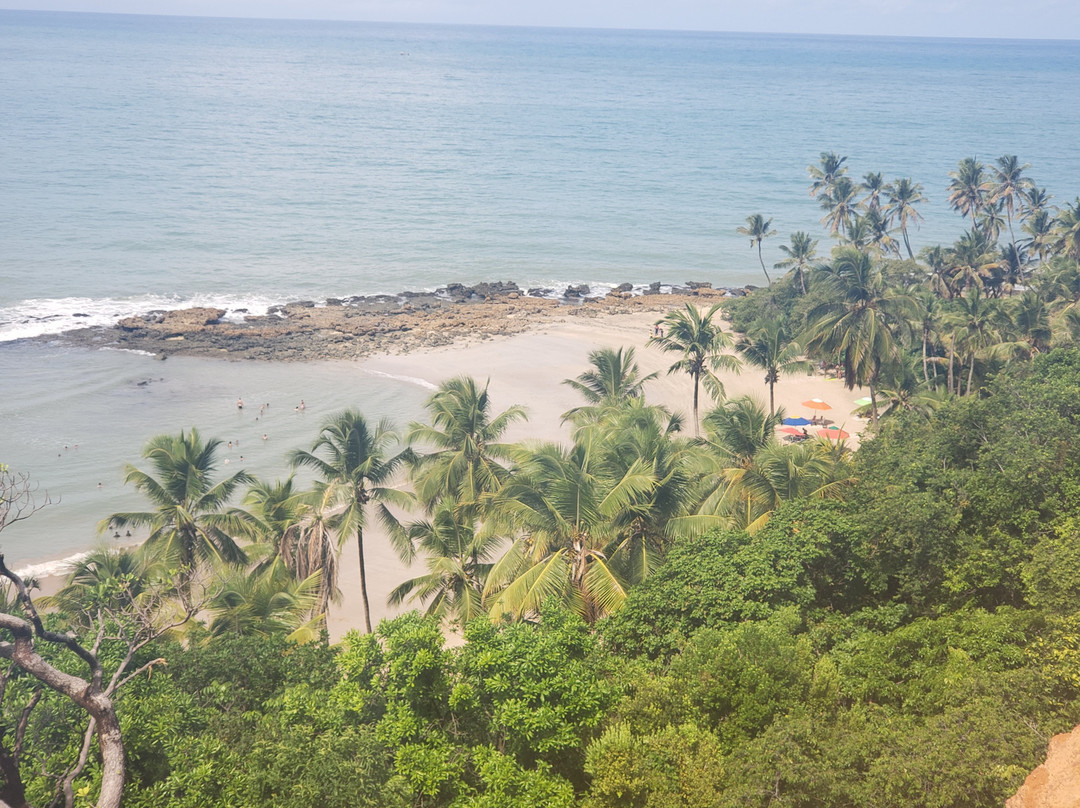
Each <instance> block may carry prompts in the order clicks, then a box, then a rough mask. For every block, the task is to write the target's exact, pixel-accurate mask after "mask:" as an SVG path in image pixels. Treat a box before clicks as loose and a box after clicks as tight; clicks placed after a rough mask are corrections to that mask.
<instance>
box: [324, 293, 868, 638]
mask: <svg viewBox="0 0 1080 808" xmlns="http://www.w3.org/2000/svg"><path fill="white" fill-rule="evenodd" d="M673 305H674V303H673ZM661 314H662V313H661ZM661 314H658V313H657V312H655V311H647V312H646V311H641V312H633V313H619V314H597V315H596V316H589V317H583V316H580V314H577V315H567V316H563V317H549V318H546V319H545V320H544V321H543V322H542V323H541V324H540V325H539V326H538V327H537V328H536V329H535V330H531V331H527V332H525V333H519V334H515V335H512V336H505V337H497V338H492V339H487V340H483V341H474V342H471V343H469V342H459V343H457V344H454V345H452V346H446V347H440V348H435V349H429V350H420V351H414V352H411V353H408V354H402V355H385V354H384V355H377V356H372V357H370V358H368V359H364V360H362V361H361V364H362V366H363V367H364V368H366V369H368V370H369V371H374V372H377V373H386V374H392V375H395V376H407V377H410V378H413V379H417V380H422V381H424V382H426V383H428V384H432V385H435V384H438V383H439V382H441V381H443V380H444V379H447V378H451V377H453V376H456V375H460V374H467V375H471V376H473V377H475V378H477V379H478V380H483V379H489V380H490V388H489V389H490V392H491V397H492V402H493V407H494V409H495V411H496V412H498V411H502V410H503V409H505V408H507V407H509V406H511V405H513V404H521V405H523V406H525V407H526V408H527V410H528V415H529V420H528V421H527V422H525V423H519V424H515V425H514V426H513V427H512V429H511V431H509V432H508V434H507V440H511V441H519V440H569V432H568V430H567V429H566V428H565V426H564V425H563V424H562V423H561V421H560V415H561V414H562V413H564V412H566V411H567V410H569V409H570V408H572V407H575V406H578V405H579V404H581V401H580V399H579V397H578V395H577V394H576V393H575V392H574V391H573V389H572V388H570V387H569V386H568V385H564V384H562V381H563V379H567V378H573V377H575V376H577V375H578V374H579V373H581V372H583V371H584V370H586V369H587V368H588V355H589V352H590V351H593V350H596V349H598V348H605V347H611V348H619V347H626V346H632V347H634V349H635V351H636V354H637V357H636V358H637V361H638V364H639V366H640V367H641V369H642V371H643V372H644V373H651V372H653V371H659V372H660V377H659V378H657V379H656V380H654V381H652V382H650V383H648V385H647V386H646V397H647V398H648V400H649V401H651V402H654V403H658V404H663V405H665V406H667V407H669V408H670V409H672V410H673V411H677V412H682V413H684V414H686V415H687V416H688V417H689V412H690V402H691V396H692V388H691V383H690V379H689V378H688V377H687V376H685V375H683V374H677V375H671V376H669V375H667V374H666V371H667V368H668V367H669V366H670V365H671V363H672V362H673V361H674V357H673V356H672V355H671V354H664V353H662V352H660V351H659V350H657V349H655V348H646V347H645V343H646V342H647V340H648V338H649V336H650V334H651V330H652V324H653V323H654V322H655V321H656V320H657V319H658V317H659V316H661ZM723 379H724V386H725V389H726V392H727V395H728V396H729V397H737V396H742V395H751V396H754V397H756V398H757V399H758V400H759V401H760V402H761V403H762V404H764V405H766V406H767V404H768V388H767V387H766V385H765V384H764V380H763V374H762V372H761V371H758V370H755V369H749V368H747V369H744V370H743V372H742V373H741V374H739V375H735V374H731V373H728V374H724V375H723ZM863 395H865V391H862V390H860V389H859V388H856V389H855V390H848V389H847V388H846V387H845V386H844V384H843V382H841V381H837V380H836V379H832V378H825V377H824V376H822V375H821V374H820V373H815V374H813V375H810V376H807V375H804V374H799V375H796V376H792V377H782V378H781V380H780V382H779V383H778V384H777V385H776V404H777V407H783V408H784V409H785V411H786V412H787V413H788V414H791V415H807V416H809V415H812V414H814V413H813V412H811V411H809V410H807V409H806V408H805V407H802V406H801V402H803V401H806V400H809V399H811V398H820V399H822V400H824V401H826V402H828V403H829V404H831V405H832V410H829V411H827V412H825V416H826V417H827V418H829V419H830V420H832V421H834V422H835V423H836V424H838V425H840V426H843V427H844V428H845V429H846V430H847V431H848V432H850V433H851V434H852V438H851V440H849V442H848V443H849V445H853V446H857V445H858V432H859V431H860V430H861V429H862V428H863V426H864V425H865V423H866V422H865V421H864V420H862V419H859V418H857V417H855V416H854V415H852V414H851V411H852V410H853V409H855V403H854V402H855V400H856V399H858V398H861V397H862V396H863ZM701 406H702V411H703V412H704V411H705V410H706V409H707V406H709V405H708V404H707V403H706V400H705V399H704V398H703V399H702V403H701ZM365 552H366V558H367V566H368V586H369V597H370V601H371V605H372V610H373V618H374V619H380V618H382V617H386V616H388V615H390V614H391V611H390V610H389V609H388V608H387V606H386V597H387V595H388V594H389V592H390V590H391V589H393V588H394V587H395V586H397V584H399V583H400V582H401V581H402V580H405V579H407V578H408V577H410V576H411V575H416V574H419V572H418V571H419V569H420V567H419V564H420V563H421V562H419V561H418V562H417V565H418V566H417V570H418V571H417V572H410V571H409V569H408V568H406V567H405V566H404V565H403V564H401V562H400V561H399V560H398V559H397V557H396V556H394V554H393V552H391V551H390V550H389V547H388V545H387V543H386V539H385V537H384V536H381V535H379V533H378V531H377V529H376V528H374V527H372V528H371V529H369V530H368V532H367V534H366V536H365ZM341 589H342V594H343V597H342V601H341V603H340V604H339V605H337V606H335V607H333V608H332V611H331V614H330V617H329V621H328V623H329V628H330V636H331V640H337V639H339V638H340V637H342V636H343V635H344V634H345V632H347V631H348V630H349V629H350V628H354V627H357V626H359V625H361V624H362V619H363V618H362V608H363V607H362V604H361V601H360V596H359V566H358V563H357V553H356V545H355V542H350V543H348V544H346V545H345V548H344V549H343V551H342V563H341Z"/></svg>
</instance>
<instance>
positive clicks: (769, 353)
mask: <svg viewBox="0 0 1080 808" xmlns="http://www.w3.org/2000/svg"><path fill="white" fill-rule="evenodd" d="M735 350H736V351H738V352H739V356H741V357H742V360H743V361H744V362H746V363H747V364H750V365H753V366H754V367H756V368H760V369H761V370H764V371H765V384H767V385H769V414H770V415H771V414H772V413H774V412H776V402H775V397H774V387H775V386H776V383H777V382H778V381H779V380H780V374H781V373H792V372H794V371H796V370H803V371H806V372H807V373H809V372H810V370H811V365H810V363H809V362H807V361H806V360H805V359H803V358H802V346H801V345H799V343H798V342H796V341H795V340H793V339H790V338H789V337H788V335H787V333H786V332H785V331H784V327H783V324H782V323H781V321H779V320H770V321H769V322H768V323H766V324H765V325H764V326H763V327H762V328H761V329H760V330H759V331H758V332H757V333H756V334H754V335H753V336H749V335H747V336H743V337H742V338H741V339H740V340H739V341H738V342H737V343H736V344H735Z"/></svg>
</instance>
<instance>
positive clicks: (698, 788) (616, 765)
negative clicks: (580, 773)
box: [582, 724, 724, 808]
mask: <svg viewBox="0 0 1080 808" xmlns="http://www.w3.org/2000/svg"><path fill="white" fill-rule="evenodd" d="M586 770H587V771H588V773H589V775H590V776H591V777H592V785H591V787H590V789H589V794H588V796H587V797H586V798H585V800H584V802H583V803H582V805H583V806H584V808H716V807H717V806H719V805H721V795H722V794H723V785H724V784H723V780H724V766H723V755H722V753H721V751H720V747H719V744H718V743H717V740H716V738H715V736H714V735H713V734H712V733H710V732H708V731H707V730H703V729H701V728H700V727H698V726H696V725H694V724H680V725H678V726H668V727H665V728H664V729H662V730H660V731H659V732H655V733H651V734H647V735H637V734H634V732H633V731H632V730H631V728H630V727H629V726H628V725H626V724H616V725H614V726H613V727H611V728H609V729H608V730H607V731H606V732H604V734H603V735H602V736H601V737H599V738H598V739H596V740H595V741H593V743H592V744H590V745H589V751H588V760H587V762H586Z"/></svg>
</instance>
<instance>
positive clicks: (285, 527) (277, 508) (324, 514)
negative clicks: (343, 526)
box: [244, 476, 341, 614]
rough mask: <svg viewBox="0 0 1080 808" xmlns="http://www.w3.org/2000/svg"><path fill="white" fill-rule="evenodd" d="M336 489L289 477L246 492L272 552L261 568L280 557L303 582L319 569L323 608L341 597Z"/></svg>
mask: <svg viewBox="0 0 1080 808" xmlns="http://www.w3.org/2000/svg"><path fill="white" fill-rule="evenodd" d="M331 494H332V491H331V489H330V488H329V487H327V486H326V485H325V484H324V483H320V482H317V483H316V484H315V486H314V488H313V489H311V490H302V489H297V488H296V487H295V485H294V481H293V478H292V477H291V476H290V477H289V478H288V479H286V480H285V481H284V482H281V481H278V482H275V483H266V482H261V481H260V482H256V483H255V484H254V485H252V486H251V488H249V489H248V492H247V494H246V495H245V497H244V504H245V505H247V506H248V507H249V508H250V509H251V512H252V515H253V516H254V517H255V518H256V520H257V522H258V535H259V537H260V539H261V540H262V541H264V542H266V543H268V544H269V546H270V549H271V554H270V555H269V556H268V558H267V560H266V561H265V562H264V563H263V564H261V565H260V569H262V568H265V567H267V566H271V565H273V564H274V563H276V562H277V560H278V559H280V560H281V563H282V564H284V566H285V568H286V569H287V570H288V571H289V572H290V573H292V575H293V577H294V578H296V579H297V580H298V581H303V580H305V579H308V578H310V577H311V576H312V575H313V574H315V573H316V572H318V573H319V592H318V613H319V614H323V613H325V612H326V611H327V609H328V608H329V606H330V603H331V602H334V603H337V602H339V601H340V599H341V592H340V591H339V590H338V586H337V580H338V552H339V547H338V545H337V541H336V540H335V537H334V530H333V528H332V527H331V525H330V522H331V521H332V519H331V514H330V510H331V508H332V505H331V501H330V497H331Z"/></svg>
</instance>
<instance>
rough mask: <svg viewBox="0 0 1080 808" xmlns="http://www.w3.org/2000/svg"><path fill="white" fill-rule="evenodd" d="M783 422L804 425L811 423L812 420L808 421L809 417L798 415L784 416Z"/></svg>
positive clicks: (789, 424)
mask: <svg viewBox="0 0 1080 808" xmlns="http://www.w3.org/2000/svg"><path fill="white" fill-rule="evenodd" d="M783 423H784V426H806V425H807V424H809V423H812V422H811V421H810V419H809V418H802V417H799V418H785V419H784V422H783ZM800 434H801V433H800Z"/></svg>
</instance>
